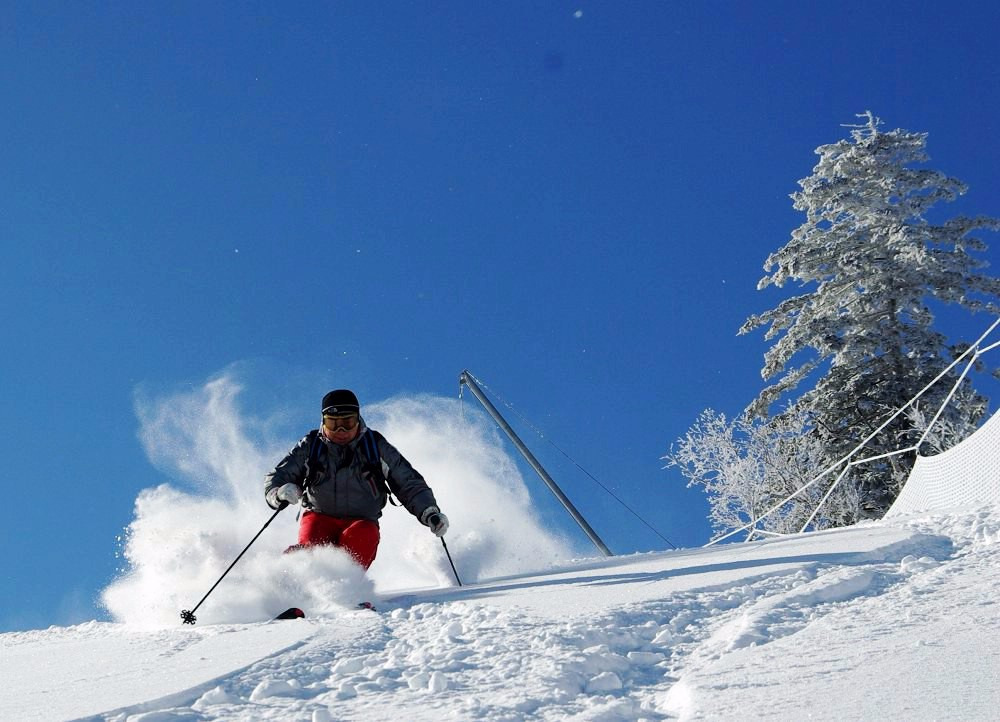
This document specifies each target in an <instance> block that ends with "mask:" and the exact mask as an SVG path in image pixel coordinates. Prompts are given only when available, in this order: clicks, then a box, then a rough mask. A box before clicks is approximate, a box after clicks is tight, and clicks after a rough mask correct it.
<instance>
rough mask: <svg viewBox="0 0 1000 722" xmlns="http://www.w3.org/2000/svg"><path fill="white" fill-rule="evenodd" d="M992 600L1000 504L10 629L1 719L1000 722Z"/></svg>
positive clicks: (999, 579) (998, 620) (999, 563)
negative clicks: (365, 598)
mask: <svg viewBox="0 0 1000 722" xmlns="http://www.w3.org/2000/svg"><path fill="white" fill-rule="evenodd" d="M454 551H455V553H456V554H458V553H459V551H460V550H458V549H455V550H454ZM998 599H1000V509H998V508H993V507H987V508H981V509H976V510H955V511H952V512H948V513H937V514H933V515H927V516H923V517H909V518H901V519H897V520H893V521H892V522H880V523H870V524H865V525H860V526H857V527H853V528H848V529H841V530H835V531H827V532H820V533H813V534H806V535H798V536H793V537H786V538H782V539H775V540H770V541H766V542H757V543H752V544H734V545H728V546H719V547H711V548H707V549H696V550H682V551H678V552H670V553H656V554H644V555H635V556H630V557H626V558H614V559H610V560H584V561H578V562H575V563H572V564H568V565H566V566H563V567H562V568H560V569H558V570H550V571H548V572H543V573H538V574H536V575H519V576H516V577H507V578H502V579H495V580H492V581H488V582H484V583H480V584H476V585H470V586H466V587H463V588H460V589H459V588H450V589H438V590H424V591H413V592H409V593H400V594H396V595H392V594H387V595H385V596H384V597H383V598H382V599H381V600H380V607H381V611H380V612H378V613H372V612H368V611H361V610H351V609H347V608H344V609H343V610H340V611H337V610H333V611H330V610H327V611H325V612H324V613H323V614H322V615H321V616H313V617H311V618H309V619H306V620H298V621H290V622H270V623H258V624H241V625H233V624H215V625H201V624H199V626H197V627H194V628H192V627H183V626H181V625H180V624H177V626H176V627H167V628H162V629H158V630H144V631H143V630H138V629H134V628H132V627H130V626H128V625H123V624H104V623H97V622H91V623H88V624H83V625H79V626H75V627H69V628H50V629H48V630H43V631H32V632H19V633H9V634H4V635H0V650H2V659H0V675H2V678H3V679H4V680H5V685H4V692H3V696H2V698H0V719H4V720H8V719H10V720H14V719H16V720H32V719H46V720H51V719H71V718H80V717H83V718H88V719H89V718H93V719H111V720H125V719H131V720H145V721H146V722H153V721H159V720H233V719H245V720H251V719H252V720H326V719H344V720H355V719H356V720H362V719H363V720H390V719H392V720H440V719H444V718H448V719H482V720H519V719H541V720H564V719H580V720H632V719H675V718H681V719H698V718H709V719H747V718H765V719H788V720H792V719H804V718H807V717H808V718H813V719H876V718H878V719H907V720H920V719H937V720H940V719H955V720H958V719H961V720H973V719H995V718H996V716H997V710H998V709H1000V685H998V681H1000V680H998V677H1000V629H998V628H1000V613H998V612H1000V605H998V601H997V600H998Z"/></svg>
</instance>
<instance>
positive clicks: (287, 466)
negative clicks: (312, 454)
mask: <svg viewBox="0 0 1000 722" xmlns="http://www.w3.org/2000/svg"><path fill="white" fill-rule="evenodd" d="M308 438H309V437H308V436H304V437H303V438H302V439H301V440H300V441H299V443H298V444H296V445H295V447H294V448H293V449H292V450H291V451H289V452H288V454H286V455H285V458H283V459H282V460H281V461H279V462H278V465H277V466H275V467H274V469H273V470H272V471H270V472H269V473H268V474H267V476H265V477H264V500H265V501H267V505H268V506H270V507H271V508H272V509H277V508H278V506H279V505H280V504H281V501H282V500H281V499H279V498H278V491H279V490H280V489H281V487H283V486H284V485H285V484H295V485H296V486H298V487H300V488H301V486H302V481H303V479H304V478H305V473H306V461H307V459H308V457H309V449H308V444H307V441H308Z"/></svg>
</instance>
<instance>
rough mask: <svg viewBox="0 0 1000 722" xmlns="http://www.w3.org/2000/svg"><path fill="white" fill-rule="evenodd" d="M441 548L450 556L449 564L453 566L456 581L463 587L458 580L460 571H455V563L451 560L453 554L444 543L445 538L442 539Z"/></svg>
mask: <svg viewBox="0 0 1000 722" xmlns="http://www.w3.org/2000/svg"><path fill="white" fill-rule="evenodd" d="M441 546H443V547H444V553H445V554H447V555H448V563H449V564H451V571H452V572H453V573H454V574H455V581H456V582H458V586H462V580H461V579H459V578H458V570H456V569H455V562H453V561H452V560H451V552H449V551H448V545H447V544H445V543H444V537H441Z"/></svg>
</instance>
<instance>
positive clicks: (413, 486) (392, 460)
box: [264, 420, 437, 522]
mask: <svg viewBox="0 0 1000 722" xmlns="http://www.w3.org/2000/svg"><path fill="white" fill-rule="evenodd" d="M365 431H367V432H368V433H370V434H373V435H374V438H375V442H376V444H377V446H378V452H379V457H380V458H381V460H382V472H383V473H384V474H385V478H386V481H387V482H388V483H389V488H390V489H391V490H392V493H393V495H394V496H395V497H396V498H397V499H398V500H399V503H400V504H402V505H403V506H404V507H405V508H406V510H407V511H409V512H410V513H411V514H413V516H415V517H417V519H420V515H421V514H423V513H424V511H425V510H426V509H427V508H428V507H431V506H437V502H436V501H435V500H434V492H432V491H431V489H430V487H428V486H427V483H426V482H425V481H424V477H423V476H421V475H420V473H419V472H418V471H417V470H416V469H414V468H413V466H411V465H410V462H409V461H407V460H406V458H405V457H404V456H403V455H402V454H400V453H399V451H398V450H397V449H396V447H395V446H393V445H392V444H390V443H389V442H388V441H387V440H386V438H385V437H384V436H382V434H380V433H379V432H377V431H375V430H374V429H368V427H367V426H366V425H365V423H364V420H362V421H361V422H360V426H359V430H358V435H357V437H355V439H354V441H352V442H351V443H349V444H345V445H343V446H341V445H339V444H334V443H333V442H331V441H329V440H328V439H327V438H326V437H325V436H323V433H322V432H320V433H319V436H318V438H317V442H316V443H317V444H320V445H321V448H319V449H317V451H318V456H319V459H318V468H319V469H320V472H319V473H318V474H316V473H315V472H314V476H313V481H312V483H311V484H310V485H309V488H307V489H304V491H303V495H302V507H303V508H304V509H307V510H311V511H316V512H319V513H320V514H327V515H329V516H336V517H343V518H351V519H370V520H372V521H376V522H377V521H378V518H379V517H380V516H382V508H383V507H384V506H385V504H386V500H387V498H388V497H387V495H386V492H385V488H384V487H383V486H382V485H381V484H380V483H379V482H378V481H377V480H376V479H373V478H371V474H370V473H369V472H368V471H366V470H365V464H366V463H367V457H366V456H365V452H364V449H362V448H361V446H360V445H359V443H358V442H359V441H360V439H361V435H362V434H363V433H364V432H365ZM309 447H310V440H309V435H308V434H307V435H306V436H304V437H302V439H300V440H299V443H297V444H296V445H295V446H294V448H292V450H291V451H290V452H288V454H287V455H286V456H285V458H284V459H282V460H281V461H279V462H278V465H277V466H275V467H274V470H273V471H271V472H270V473H269V474H268V475H267V476H266V477H264V498H265V499H266V500H267V503H268V505H269V506H270V507H271V508H272V509H277V508H278V506H279V504H280V503H281V502H280V501H278V499H277V498H276V495H277V493H278V489H280V488H281V487H282V486H284V485H285V484H288V483H293V484H298V485H299V486H300V487H301V486H302V485H303V482H304V481H305V475H306V462H307V461H308V460H309Z"/></svg>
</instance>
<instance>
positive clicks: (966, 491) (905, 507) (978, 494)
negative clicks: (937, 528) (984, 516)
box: [885, 412, 1000, 517]
mask: <svg viewBox="0 0 1000 722" xmlns="http://www.w3.org/2000/svg"><path fill="white" fill-rule="evenodd" d="M997 503H1000V412H997V413H995V414H993V416H991V417H990V418H989V420H987V422H986V423H985V424H983V425H982V426H980V427H979V428H978V429H976V431H975V432H974V433H972V434H971V435H970V436H969V437H968V438H966V439H965V440H963V441H962V442H961V443H958V444H956V445H955V446H953V447H951V448H950V449H948V450H947V451H944V452H942V453H940V454H936V455H935V456H918V457H917V461H916V463H915V464H914V465H913V470H912V471H911V472H910V476H909V478H907V480H906V484H905V485H904V486H903V490H902V491H901V492H900V494H899V496H898V497H896V501H895V502H894V503H893V505H892V506H891V507H890V508H889V511H888V512H886V515H885V516H886V517H891V516H898V515H902V514H910V513H913V512H918V511H929V510H934V509H948V508H954V507H967V506H981V505H986V504H997Z"/></svg>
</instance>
